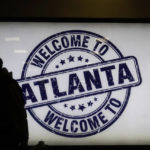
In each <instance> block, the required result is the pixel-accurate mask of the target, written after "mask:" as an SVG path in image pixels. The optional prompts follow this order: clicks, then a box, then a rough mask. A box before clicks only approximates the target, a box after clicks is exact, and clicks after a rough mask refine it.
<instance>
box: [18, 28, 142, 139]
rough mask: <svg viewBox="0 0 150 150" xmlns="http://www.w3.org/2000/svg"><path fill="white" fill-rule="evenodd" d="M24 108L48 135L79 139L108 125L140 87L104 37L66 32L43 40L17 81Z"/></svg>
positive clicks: (133, 69) (135, 73) (130, 65)
mask: <svg viewBox="0 0 150 150" xmlns="http://www.w3.org/2000/svg"><path fill="white" fill-rule="evenodd" d="M18 82H19V84H20V86H21V87H22V90H23V95H24V100H25V103H26V105H25V108H26V109H27V110H28V111H29V112H30V114H31V116H32V117H33V118H34V119H35V120H36V121H37V122H38V123H39V124H40V125H41V126H42V127H44V128H45V129H47V130H48V131H50V132H52V133H55V134H58V135H62V136H66V137H85V136H90V135H94V134H97V133H99V132H102V131H103V130H105V129H107V128H108V127H109V126H111V125H112V124H113V123H114V122H115V121H116V120H117V119H118V118H119V116H120V115H121V113H122V112H123V110H124V109H125V107H126V105H127V103H128V99H129V96H130V91H131V87H132V86H137V85H139V84H140V83H141V77H140V72H139V68H138V64H137V60H136V58H135V57H133V56H130V57H129V56H128V57H123V55H122V54H121V52H120V51H119V50H118V49H117V48H116V46H115V45H113V44H112V43H111V42H110V41H108V40H107V39H105V38H104V37H102V36H100V35H98V34H96V33H92V32H89V31H81V30H70V31H65V32H61V33H57V34H55V35H52V36H50V37H48V38H47V39H45V40H43V41H42V42H41V43H40V44H39V45H37V46H36V47H35V48H34V50H32V52H31V53H30V55H29V57H28V58H27V60H26V63H25V65H24V67H23V70H22V75H21V79H20V80H18Z"/></svg>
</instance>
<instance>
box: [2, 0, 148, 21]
mask: <svg viewBox="0 0 150 150" xmlns="http://www.w3.org/2000/svg"><path fill="white" fill-rule="evenodd" d="M0 17H1V18H6V17H9V18H12V17H13V18H14V17H38V18H39V17H40V18H41V17H42V18H45V17H49V18H56V17H57V18H64V17H65V18H72V17H73V18H134V19H137V18H142V19H145V18H150V1H149V0H142V1H138V0H125V1H123V0H53V1H52V0H26V1H16V0H14V1H6V0H5V1H4V2H1V3H0Z"/></svg>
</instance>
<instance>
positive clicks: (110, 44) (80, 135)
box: [21, 30, 141, 138]
mask: <svg viewBox="0 0 150 150" xmlns="http://www.w3.org/2000/svg"><path fill="white" fill-rule="evenodd" d="M68 33H69V34H70V33H72V34H73V33H79V34H83V33H84V34H87V35H90V36H94V37H97V38H102V39H104V42H105V43H106V44H107V45H109V46H110V47H111V48H112V49H113V50H114V51H115V52H116V53H117V55H118V56H119V58H123V55H122V54H121V52H120V51H119V50H118V48H117V47H116V46H115V45H114V44H112V43H111V42H110V41H109V40H106V39H105V38H104V37H102V36H101V35H98V34H96V33H93V32H89V31H83V30H69V31H64V32H60V33H57V34H54V35H52V36H50V37H48V38H46V39H45V40H43V41H42V42H40V43H39V44H38V45H37V46H36V47H35V48H34V49H33V51H32V52H31V53H30V55H29V56H28V58H27V60H26V63H25V65H24V67H23V70H22V74H21V80H24V79H26V71H27V68H28V65H29V64H28V62H30V60H31V59H32V56H33V54H34V53H36V51H37V50H38V48H39V47H41V46H42V45H44V44H45V43H47V42H48V41H49V40H51V39H53V38H57V37H58V36H60V35H66V34H68ZM139 74H140V72H139ZM140 78H141V76H140ZM140 82H141V81H140ZM139 84H140V83H139ZM126 93H127V94H126V96H125V100H124V103H123V104H122V108H120V110H119V112H118V113H117V114H116V115H115V116H114V117H113V118H112V119H111V121H109V122H108V123H107V124H106V125H105V126H103V128H101V130H100V131H99V129H97V130H94V131H92V132H89V133H87V132H86V133H84V134H74V135H73V134H67V133H66V134H64V132H61V131H58V130H57V131H55V130H54V129H50V127H47V125H46V124H44V123H43V122H41V120H40V119H38V116H36V114H35V113H34V111H32V109H31V108H29V109H28V111H29V113H30V115H31V116H32V117H33V118H34V119H35V121H36V122H38V123H39V124H40V125H41V126H42V127H44V128H45V129H47V130H49V131H50V132H52V133H55V134H57V135H61V136H65V137H73V138H78V137H87V136H91V135H94V134H97V133H98V132H101V131H103V130H105V129H107V128H108V127H110V126H111V125H112V124H113V123H114V122H115V121H116V120H117V119H118V118H119V117H120V115H121V114H122V112H123V111H124V109H125V107H126V105H127V103H128V100H129V97H130V93H131V87H128V88H127V90H126Z"/></svg>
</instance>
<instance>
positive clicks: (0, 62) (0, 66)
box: [0, 58, 3, 69]
mask: <svg viewBox="0 0 150 150" xmlns="http://www.w3.org/2000/svg"><path fill="white" fill-rule="evenodd" d="M2 67H3V60H2V59H1V58H0V69H1V68H2Z"/></svg>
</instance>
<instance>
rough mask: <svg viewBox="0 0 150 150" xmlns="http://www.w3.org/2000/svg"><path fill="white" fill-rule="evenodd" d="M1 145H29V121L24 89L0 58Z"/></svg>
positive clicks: (14, 147) (20, 147)
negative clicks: (25, 107) (23, 93)
mask: <svg viewBox="0 0 150 150" xmlns="http://www.w3.org/2000/svg"><path fill="white" fill-rule="evenodd" d="M0 93H1V95H0V136H1V139H0V142H1V143H0V144H1V145H0V146H2V147H4V150H5V149H7V148H8V147H9V148H10V147H11V149H14V150H20V149H26V148H27V145H28V136H29V134H28V122H27V114H26V111H25V109H24V105H25V103H24V100H23V95H22V90H21V88H20V86H19V84H18V83H17V81H16V80H14V79H13V76H12V73H11V72H8V70H7V69H6V68H4V67H3V61H2V59H1V58H0Z"/></svg>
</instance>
